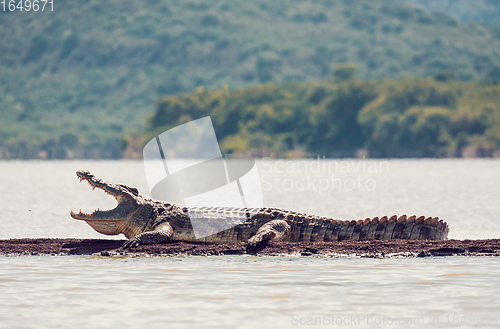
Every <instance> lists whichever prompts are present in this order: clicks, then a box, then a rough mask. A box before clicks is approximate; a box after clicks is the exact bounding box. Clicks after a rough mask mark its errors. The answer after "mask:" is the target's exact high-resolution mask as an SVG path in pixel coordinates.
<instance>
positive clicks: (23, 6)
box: [0, 0, 54, 11]
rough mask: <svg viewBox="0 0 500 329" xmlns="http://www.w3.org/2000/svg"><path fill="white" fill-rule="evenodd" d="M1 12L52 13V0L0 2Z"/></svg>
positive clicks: (9, 0) (11, 0)
mask: <svg viewBox="0 0 500 329" xmlns="http://www.w3.org/2000/svg"><path fill="white" fill-rule="evenodd" d="M0 7H1V9H2V10H3V11H46V10H47V11H49V10H50V11H54V0H2V1H0Z"/></svg>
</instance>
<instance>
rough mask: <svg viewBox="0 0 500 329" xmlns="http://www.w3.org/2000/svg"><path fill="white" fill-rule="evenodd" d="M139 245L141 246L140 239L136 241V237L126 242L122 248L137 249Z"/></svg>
mask: <svg viewBox="0 0 500 329" xmlns="http://www.w3.org/2000/svg"><path fill="white" fill-rule="evenodd" d="M140 244H141V241H140V239H138V238H137V237H133V238H132V239H129V240H127V241H126V242H125V243H124V244H123V248H125V249H128V248H134V247H137V246H138V245H140Z"/></svg>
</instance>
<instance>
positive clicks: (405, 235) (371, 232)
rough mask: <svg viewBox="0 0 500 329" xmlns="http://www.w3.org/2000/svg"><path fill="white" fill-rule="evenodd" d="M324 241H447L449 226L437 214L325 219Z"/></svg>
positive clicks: (321, 230) (322, 233) (322, 232)
mask: <svg viewBox="0 0 500 329" xmlns="http://www.w3.org/2000/svg"><path fill="white" fill-rule="evenodd" d="M322 225H326V226H325V228H323V229H320V235H323V241H342V240H352V241H365V240H390V239H406V240H446V239H448V232H449V227H448V224H447V223H446V222H444V221H443V220H440V219H439V218H437V217H427V218H425V216H420V217H417V216H415V215H413V216H409V217H408V216H406V215H402V216H399V217H397V216H396V215H394V216H391V217H387V216H384V217H382V218H380V219H379V218H378V217H375V218H371V219H370V218H367V219H365V220H358V221H337V220H331V221H324V222H323V223H322Z"/></svg>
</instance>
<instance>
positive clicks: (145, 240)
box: [123, 222, 174, 248]
mask: <svg viewBox="0 0 500 329" xmlns="http://www.w3.org/2000/svg"><path fill="white" fill-rule="evenodd" d="M173 233H174V230H173V229H172V226H170V224H169V223H168V222H165V223H162V224H160V225H158V226H156V227H155V229H154V230H153V231H148V232H144V233H141V234H138V235H136V236H134V237H133V238H130V239H129V240H128V241H127V242H125V243H124V244H123V248H132V247H137V246H138V245H140V244H157V243H165V242H168V241H169V240H170V239H171V238H172V235H173Z"/></svg>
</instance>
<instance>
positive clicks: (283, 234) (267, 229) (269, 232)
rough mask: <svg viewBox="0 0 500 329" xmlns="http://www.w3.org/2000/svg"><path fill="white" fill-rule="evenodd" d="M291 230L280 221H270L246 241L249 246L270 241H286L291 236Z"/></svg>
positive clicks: (284, 222) (285, 223)
mask: <svg viewBox="0 0 500 329" xmlns="http://www.w3.org/2000/svg"><path fill="white" fill-rule="evenodd" d="M291 232H292V229H291V227H290V225H289V224H288V223H287V222H286V221H284V220H281V219H275V220H272V221H270V222H268V223H266V224H264V225H262V226H261V227H260V228H259V229H258V230H257V233H255V235H254V236H253V237H251V238H250V239H249V240H248V244H249V245H250V246H252V247H253V246H257V245H259V244H261V243H264V242H265V241H270V240H279V241H283V240H286V239H287V238H288V237H289V236H290V235H291Z"/></svg>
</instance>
